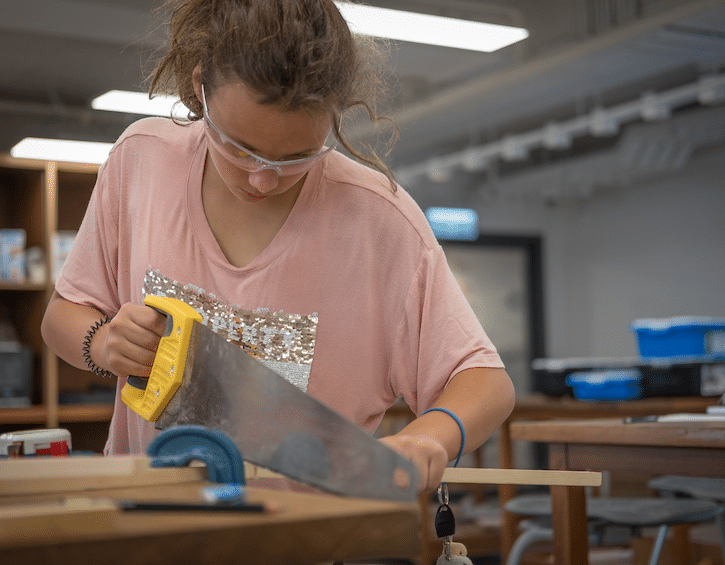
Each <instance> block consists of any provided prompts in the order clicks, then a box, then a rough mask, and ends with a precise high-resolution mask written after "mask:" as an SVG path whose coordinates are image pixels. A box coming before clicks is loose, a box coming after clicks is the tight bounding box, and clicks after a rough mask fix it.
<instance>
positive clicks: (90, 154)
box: [10, 137, 113, 165]
mask: <svg viewBox="0 0 725 565" xmlns="http://www.w3.org/2000/svg"><path fill="white" fill-rule="evenodd" d="M111 147H113V144H112V143H98V142H94V141H71V140H66V139H41V138H37V137H26V138H25V139H23V140H21V141H20V142H19V143H18V144H17V145H15V147H13V148H12V149H11V150H10V155H12V156H13V157H17V158H20V159H42V160H44V161H67V162H71V163H92V164H98V165H100V164H101V163H103V162H104V161H105V160H106V159H107V158H108V153H109V152H110V151H111Z"/></svg>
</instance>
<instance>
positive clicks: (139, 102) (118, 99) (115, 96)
mask: <svg viewBox="0 0 725 565" xmlns="http://www.w3.org/2000/svg"><path fill="white" fill-rule="evenodd" d="M178 101H179V98H178V97H176V96H161V95H157V96H154V97H153V98H152V99H149V95H148V94H147V93H145V92H129V91H126V90H109V91H108V92H106V93H105V94H101V95H100V96H99V97H98V98H94V99H93V100H92V101H91V107H92V108H93V109H94V110H107V111H109V112H124V113H126V114H142V115H146V116H165V117H169V116H170V115H171V111H172V109H173V108H174V104H176V103H177V102H178ZM188 111H189V110H188V108H187V107H186V106H184V105H183V104H180V105H179V106H177V108H176V111H175V112H174V115H176V116H179V117H183V116H184V115H185V114H187V113H188Z"/></svg>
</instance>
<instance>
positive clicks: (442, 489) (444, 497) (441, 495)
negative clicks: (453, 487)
mask: <svg viewBox="0 0 725 565" xmlns="http://www.w3.org/2000/svg"><path fill="white" fill-rule="evenodd" d="M438 502H440V503H441V504H444V505H446V506H447V505H448V483H441V484H439V485H438Z"/></svg>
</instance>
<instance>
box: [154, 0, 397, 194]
mask: <svg viewBox="0 0 725 565" xmlns="http://www.w3.org/2000/svg"><path fill="white" fill-rule="evenodd" d="M161 10H169V12H170V14H171V15H170V19H169V45H168V50H167V51H166V53H165V55H164V56H163V57H162V58H161V60H160V62H159V63H158V65H157V67H156V69H155V70H154V71H153V73H152V76H151V83H150V86H149V96H151V97H153V95H154V94H157V93H164V94H176V95H178V96H179V98H180V100H181V102H182V103H183V104H184V105H185V106H186V107H187V108H189V110H190V113H189V116H188V118H189V120H192V121H194V120H198V119H200V118H201V117H202V116H203V109H202V105H201V102H199V100H198V99H197V97H196V95H195V93H194V87H193V83H192V72H193V70H194V68H195V67H196V66H197V65H200V66H201V80H202V82H203V83H204V86H205V87H206V89H207V92H209V91H213V89H214V88H215V86H217V85H219V84H221V83H223V82H226V81H230V80H239V81H241V82H242V83H244V84H245V85H246V86H247V87H248V88H250V89H252V90H253V91H255V92H256V93H258V94H259V95H260V96H261V100H260V102H261V103H262V104H268V105H273V106H275V107H277V108H279V109H281V110H282V111H297V110H306V111H311V112H317V111H324V112H329V113H330V115H331V117H332V122H333V125H334V132H335V133H334V135H335V137H336V138H337V140H338V142H339V143H340V145H341V146H342V147H344V148H345V149H346V150H347V151H348V152H349V153H350V154H351V155H353V156H354V157H355V158H357V159H358V160H360V161H362V162H364V163H366V164H367V165H370V166H372V167H374V168H376V169H377V170H379V171H381V172H382V173H384V174H385V175H386V176H387V177H388V179H389V180H390V186H391V189H392V190H393V191H395V188H396V185H395V182H394V179H393V174H392V171H391V170H390V168H389V167H388V166H387V165H386V164H385V162H384V161H383V160H382V159H381V158H380V157H379V156H378V155H377V153H376V152H375V150H374V149H372V147H370V146H367V147H366V151H365V152H364V153H363V152H361V151H358V150H357V149H355V148H354V147H353V146H352V144H351V143H350V142H349V141H348V140H347V139H346V138H345V135H344V133H343V131H342V128H341V123H340V122H341V118H342V114H343V112H345V111H346V110H349V109H352V108H363V109H364V111H365V112H366V113H367V115H368V116H369V118H370V119H371V120H372V121H373V122H380V121H386V122H389V123H393V122H392V120H391V119H390V118H387V117H384V116H379V115H378V114H377V101H378V100H379V97H380V94H381V93H383V92H384V91H385V86H386V85H385V81H384V80H383V75H382V73H380V72H379V70H378V62H379V61H380V60H381V56H382V53H383V50H382V49H381V47H383V46H382V45H381V44H379V43H378V42H376V41H374V40H371V39H370V38H365V37H360V36H354V35H353V34H352V33H351V32H350V29H349V28H348V26H347V22H346V21H345V20H344V18H343V17H342V15H341V14H340V11H339V10H338V9H337V7H336V6H335V4H334V2H333V1H332V0H170V1H167V2H166V3H165V4H164V5H163V6H162V7H161ZM393 125H394V124H393ZM394 129H395V132H394V133H393V135H392V137H391V138H390V140H389V148H392V144H393V143H394V141H395V139H396V138H397V128H394ZM388 152H389V151H388Z"/></svg>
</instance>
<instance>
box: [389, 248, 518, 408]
mask: <svg viewBox="0 0 725 565" xmlns="http://www.w3.org/2000/svg"><path fill="white" fill-rule="evenodd" d="M395 336H396V337H395V344H394V349H393V361H392V364H391V375H390V379H391V384H392V387H393V390H394V391H395V393H396V394H397V395H398V396H399V397H402V398H403V399H404V400H405V401H406V403H407V404H408V406H410V408H411V409H412V410H413V411H414V412H415V413H416V414H420V413H421V412H422V411H423V410H425V409H427V408H429V407H430V406H432V405H433V403H434V402H435V400H436V399H437V398H438V397H439V396H440V394H441V393H442V391H443V389H444V388H445V386H446V385H447V384H448V382H449V381H450V379H451V378H453V377H454V376H455V375H456V374H458V373H459V372H461V371H463V370H465V369H470V368H474V367H491V368H503V366H504V365H503V362H502V361H501V358H500V357H499V355H498V353H497V352H496V348H495V347H494V345H493V343H491V340H490V339H489V338H488V336H487V335H486V333H485V331H484V330H483V328H482V327H481V323H480V322H479V321H478V318H477V317H476V315H475V313H474V312H473V310H472V308H471V306H470V304H469V303H468V301H467V300H466V297H465V296H464V294H463V292H462V291H461V288H460V286H459V285H458V282H457V281H456V279H455V277H454V276H453V273H452V272H451V270H450V268H449V266H448V263H447V261H446V258H445V254H444V253H443V249H442V248H441V247H440V245H437V246H435V247H433V248H432V249H430V250H429V251H428V252H427V253H426V254H425V255H424V257H423V259H422V260H421V262H420V265H419V267H418V270H417V272H416V274H415V277H414V279H413V282H412V284H411V286H410V288H409V290H408V294H407V297H406V302H405V309H404V312H403V314H402V318H401V320H400V322H399V324H398V327H397V330H396V334H395Z"/></svg>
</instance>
